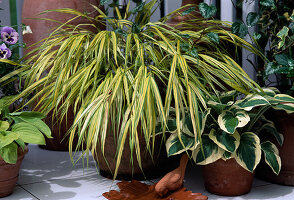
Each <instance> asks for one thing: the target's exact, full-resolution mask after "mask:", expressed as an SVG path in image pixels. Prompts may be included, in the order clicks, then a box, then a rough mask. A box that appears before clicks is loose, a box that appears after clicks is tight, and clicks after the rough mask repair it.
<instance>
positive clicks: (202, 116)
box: [182, 108, 211, 137]
mask: <svg viewBox="0 0 294 200" xmlns="http://www.w3.org/2000/svg"><path fill="white" fill-rule="evenodd" d="M210 110H211V109H210V108H208V109H207V110H205V111H204V113H203V112H201V111H199V124H200V131H201V133H200V134H202V133H203V131H204V128H205V123H206V119H207V116H208V115H209V114H210ZM182 131H183V132H184V133H185V134H187V135H190V136H191V137H193V136H194V131H193V124H192V120H191V115H190V114H187V115H186V117H185V120H184V123H183V130H182Z"/></svg>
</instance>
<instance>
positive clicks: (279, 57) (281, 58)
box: [275, 54, 289, 66]
mask: <svg viewBox="0 0 294 200" xmlns="http://www.w3.org/2000/svg"><path fill="white" fill-rule="evenodd" d="M275 60H276V61H277V63H278V64H279V65H284V66H288V60H289V56H288V55H287V54H276V55H275Z"/></svg>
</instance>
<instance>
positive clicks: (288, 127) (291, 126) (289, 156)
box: [256, 110, 294, 186]
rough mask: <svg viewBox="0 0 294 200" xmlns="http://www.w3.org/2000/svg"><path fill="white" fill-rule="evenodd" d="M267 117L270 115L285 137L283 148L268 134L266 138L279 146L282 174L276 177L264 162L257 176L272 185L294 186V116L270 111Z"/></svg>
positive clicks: (258, 169)
mask: <svg viewBox="0 0 294 200" xmlns="http://www.w3.org/2000/svg"><path fill="white" fill-rule="evenodd" d="M267 115H270V116H269V117H271V120H273V121H274V123H275V126H276V128H277V129H278V132H279V133H281V134H283V136H284V143H283V145H282V146H280V145H279V144H278V143H277V142H276V139H275V138H273V137H271V136H269V135H268V134H267V135H266V136H264V137H265V139H266V140H270V141H271V142H273V143H274V144H275V145H276V146H277V148H278V150H279V155H280V157H281V162H282V167H281V171H280V174H279V175H276V174H274V173H273V172H272V170H271V168H270V167H269V166H267V164H266V163H265V162H262V164H261V165H259V166H258V167H257V170H256V176H257V177H258V178H260V179H263V180H266V181H269V182H272V183H277V184H281V185H289V186H294V157H293V152H294V114H287V113H286V112H285V111H276V110H270V112H268V113H267Z"/></svg>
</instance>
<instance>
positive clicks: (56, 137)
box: [22, 0, 104, 151]
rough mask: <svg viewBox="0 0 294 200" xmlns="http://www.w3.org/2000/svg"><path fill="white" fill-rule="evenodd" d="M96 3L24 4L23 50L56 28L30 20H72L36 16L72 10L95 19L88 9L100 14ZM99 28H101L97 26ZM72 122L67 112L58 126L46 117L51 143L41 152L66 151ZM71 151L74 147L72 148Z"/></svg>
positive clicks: (49, 0) (27, 0) (33, 0)
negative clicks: (27, 31)
mask: <svg viewBox="0 0 294 200" xmlns="http://www.w3.org/2000/svg"><path fill="white" fill-rule="evenodd" d="M99 2H100V1H99V0H46V1H44V0H42V1H40V0H24V4H23V10H22V23H23V24H25V25H29V26H30V27H31V29H32V32H33V33H32V34H25V35H24V37H23V41H24V43H26V44H27V46H30V45H32V44H35V43H37V42H39V41H40V40H42V39H44V38H46V37H47V36H49V34H50V33H51V32H52V30H53V29H54V28H55V27H57V26H58V25H59V24H58V23H56V22H53V21H48V20H36V19H30V18H50V19H54V20H58V21H61V22H66V21H67V20H69V19H71V18H72V17H74V16H73V15H70V14H64V13H57V12H49V13H46V14H42V15H39V13H41V12H43V11H44V10H48V9H59V8H72V9H76V10H78V11H81V12H87V13H91V16H95V15H96V14H97V12H95V9H94V8H93V7H92V6H91V5H90V4H93V5H95V6H97V7H100V8H101V9H102V10H103V7H101V6H100V4H99ZM81 23H89V21H87V20H86V19H85V18H77V19H75V20H74V21H72V22H70V24H72V25H78V24H81ZM100 28H102V29H103V28H104V27H103V26H101V25H100ZM30 50H32V49H31V48H27V49H25V50H24V51H25V53H28V52H29V51H30ZM73 120H74V114H73V111H72V110H71V108H69V112H68V113H67V119H64V120H63V121H62V123H60V121H59V119H58V117H53V118H52V113H49V114H48V115H47V118H46V119H45V122H46V124H47V125H48V126H49V127H50V128H51V129H52V136H53V139H46V146H42V148H45V149H49V150H57V151H68V137H65V134H66V133H67V131H68V129H69V128H70V127H71V125H72V123H73ZM73 148H75V146H73Z"/></svg>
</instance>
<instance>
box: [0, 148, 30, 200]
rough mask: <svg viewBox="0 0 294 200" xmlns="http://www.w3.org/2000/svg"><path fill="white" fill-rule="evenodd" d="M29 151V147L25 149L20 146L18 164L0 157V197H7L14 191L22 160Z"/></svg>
mask: <svg viewBox="0 0 294 200" xmlns="http://www.w3.org/2000/svg"><path fill="white" fill-rule="evenodd" d="M27 152H28V148H27V147H26V148H25V150H24V151H23V150H22V149H21V148H18V151H17V153H18V158H17V162H16V164H8V163H6V162H4V160H3V159H2V158H1V157H0V198H1V197H6V196H8V195H10V194H11V193H12V192H13V189H14V187H15V185H16V182H17V179H18V173H19V169H20V165H21V162H22V160H23V158H24V155H25V154H26V153H27Z"/></svg>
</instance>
